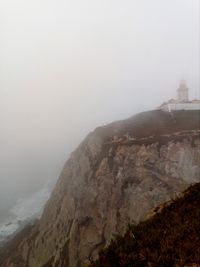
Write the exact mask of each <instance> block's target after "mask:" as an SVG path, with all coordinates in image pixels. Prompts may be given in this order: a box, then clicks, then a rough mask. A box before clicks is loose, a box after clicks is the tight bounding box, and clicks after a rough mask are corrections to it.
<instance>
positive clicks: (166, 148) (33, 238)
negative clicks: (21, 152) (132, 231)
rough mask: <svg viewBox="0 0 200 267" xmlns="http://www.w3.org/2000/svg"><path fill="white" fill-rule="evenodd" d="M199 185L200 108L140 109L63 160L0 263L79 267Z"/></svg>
mask: <svg viewBox="0 0 200 267" xmlns="http://www.w3.org/2000/svg"><path fill="white" fill-rule="evenodd" d="M198 181H200V112H199V111H178V112H175V113H174V114H173V115H170V114H169V113H165V112H162V111H152V112H145V113H142V114H139V115H136V116H134V117H132V118H130V119H128V120H125V121H119V122H115V123H112V124H110V125H108V126H105V127H100V128H97V129H96V130H95V131H94V132H92V133H91V134H89V135H88V137H87V138H86V139H85V140H84V141H83V142H82V143H81V144H80V146H79V147H78V148H77V150H76V151H75V152H74V153H72V155H71V157H70V159H69V160H68V161H67V163H66V165H65V166H64V168H63V171H62V173H61V176H60V178H59V180H58V182H57V185H56V187H55V189H54V191H53V193H52V196H51V198H50V200H49V201H48V203H47V205H46V207H45V210H44V213H43V215H42V218H41V219H40V221H39V222H38V223H37V224H35V226H34V227H32V229H31V230H30V231H29V232H28V233H26V234H25V235H23V237H21V239H20V240H18V241H17V242H16V243H15V244H16V245H15V249H14V252H13V251H12V252H11V253H9V254H10V255H9V256H8V257H4V259H3V260H2V261H1V262H2V264H0V266H2V267H6V266H8V267H23V266H24V267H48V266H49V267H50V266H54V267H61V266H69V267H76V266H77V267H78V266H81V265H82V263H83V262H87V261H88V259H89V258H95V257H96V256H97V253H98V251H99V250H100V249H101V248H102V247H103V246H104V245H105V244H107V243H108V242H109V241H110V239H111V238H112V236H113V235H114V234H117V233H120V234H122V233H123V232H125V230H126V228H127V225H128V224H129V223H132V222H139V221H140V220H142V219H143V218H144V217H145V216H146V214H147V213H148V212H149V211H150V210H151V209H153V208H154V207H156V206H158V205H159V204H161V203H163V202H165V201H167V200H169V199H171V198H173V197H174V196H176V195H177V193H179V192H180V191H182V190H183V189H185V188H186V187H188V185H189V184H191V183H195V182H198ZM11 247H12V248H13V246H11Z"/></svg>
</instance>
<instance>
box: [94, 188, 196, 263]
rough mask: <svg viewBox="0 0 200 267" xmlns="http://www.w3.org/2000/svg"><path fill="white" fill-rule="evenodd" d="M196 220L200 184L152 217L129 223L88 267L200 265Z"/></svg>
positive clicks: (160, 208) (161, 208) (164, 206)
mask: <svg viewBox="0 0 200 267" xmlns="http://www.w3.org/2000/svg"><path fill="white" fill-rule="evenodd" d="M199 222H200V183H198V184H195V185H193V186H191V187H190V188H189V189H187V190H186V191H185V192H184V193H183V194H182V196H181V197H179V198H177V199H176V200H174V201H171V202H170V203H167V204H165V205H162V206H161V207H159V211H157V212H156V211H155V215H154V216H153V217H151V218H149V219H148V220H145V221H143V222H140V223H139V224H138V225H130V226H129V229H128V230H127V232H126V233H125V235H124V236H117V237H116V238H115V239H113V240H112V241H111V244H110V245H109V246H108V247H107V248H105V249H104V250H102V251H101V252H100V255H99V259H98V260H97V261H96V262H93V263H92V264H91V265H90V267H113V266H115V267H125V266H127V267H128V266H138V267H142V266H155V267H156V266H157V267H162V266H163V267H164V266H176V267H181V266H185V267H186V266H187V267H189V266H190V267H197V266H200V224H199Z"/></svg>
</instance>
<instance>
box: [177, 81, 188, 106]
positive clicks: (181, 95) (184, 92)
mask: <svg viewBox="0 0 200 267" xmlns="http://www.w3.org/2000/svg"><path fill="white" fill-rule="evenodd" d="M177 100H178V102H188V101H189V96H188V88H187V85H186V82H185V81H184V80H182V81H181V82H180V86H179V88H178V89H177Z"/></svg>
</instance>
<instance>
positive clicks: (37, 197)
mask: <svg viewBox="0 0 200 267" xmlns="http://www.w3.org/2000/svg"><path fill="white" fill-rule="evenodd" d="M51 191H52V183H47V184H45V186H44V188H42V189H41V190H39V191H38V192H36V193H34V194H32V195H31V196H30V197H26V198H19V199H18V200H17V203H16V204H15V205H14V206H13V207H12V208H11V209H10V210H9V213H8V214H9V215H8V216H7V217H6V218H5V220H4V221H3V222H1V223H0V243H1V242H3V241H5V240H6V239H8V238H9V237H10V236H12V235H13V234H14V233H16V232H17V231H18V230H19V229H21V228H22V227H23V226H25V225H26V224H27V223H29V222H31V221H33V220H35V219H37V218H39V217H40V216H41V214H42V211H43V208H44V206H45V203H46V202H47V200H48V199H49V197H50V193H51Z"/></svg>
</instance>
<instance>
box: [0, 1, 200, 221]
mask: <svg viewBox="0 0 200 267" xmlns="http://www.w3.org/2000/svg"><path fill="white" fill-rule="evenodd" d="M199 17H200V11H199V0H168V1H164V0H151V1H150V0H125V1H122V0H101V1H99V0H84V1H83V0H42V1H41V0H34V1H33V0H18V1H16V0H1V1H0V149H1V152H0V217H1V218H2V216H3V211H4V210H5V209H7V208H8V207H9V205H12V204H13V202H14V201H15V200H16V199H17V198H19V197H22V196H23V195H26V194H30V193H32V192H34V191H36V190H38V189H39V188H40V187H42V186H43V184H44V183H45V182H46V181H48V180H49V179H50V180H51V179H54V180H56V179H57V177H58V175H59V173H60V171H61V169H62V166H63V164H64V162H65V161H66V160H67V158H68V156H69V154H70V152H71V151H72V150H74V149H75V148H76V146H77V145H78V143H79V142H80V141H81V140H82V139H83V138H84V137H85V136H86V134H87V133H88V132H89V131H91V130H93V129H94V128H95V127H96V126H99V125H103V124H106V123H109V122H111V121H113V120H118V119H123V118H126V117H129V116H131V115H133V114H135V113H137V112H140V111H143V110H148V109H153V108H155V107H157V106H159V105H160V104H161V103H162V102H163V101H165V100H167V99H169V98H173V97H175V96H176V89H177V87H178V84H179V81H180V79H182V78H184V79H185V80H186V81H187V84H188V86H189V88H190V96H191V98H194V97H199V88H200V87H199V86H200V79H199V71H200V69H199V56H200V55H199V46H200V39H199V31H200V29H199V28H200V23H199Z"/></svg>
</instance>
